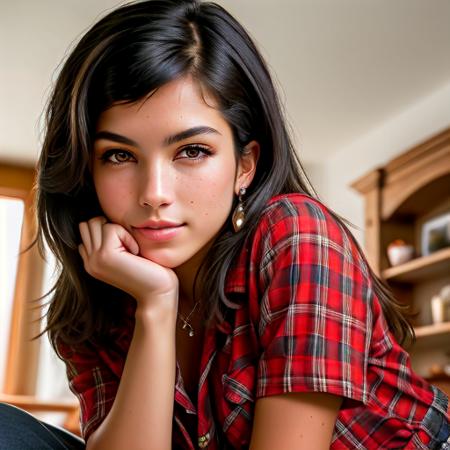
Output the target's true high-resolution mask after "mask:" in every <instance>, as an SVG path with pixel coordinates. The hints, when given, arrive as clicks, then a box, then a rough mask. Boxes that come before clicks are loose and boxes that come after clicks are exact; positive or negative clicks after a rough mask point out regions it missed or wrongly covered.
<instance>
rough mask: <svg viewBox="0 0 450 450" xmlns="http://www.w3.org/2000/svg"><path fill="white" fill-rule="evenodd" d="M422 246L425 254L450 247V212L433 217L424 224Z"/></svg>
mask: <svg viewBox="0 0 450 450" xmlns="http://www.w3.org/2000/svg"><path fill="white" fill-rule="evenodd" d="M421 247H422V248H421V252H422V255H424V256H425V255H429V254H431V253H433V252H435V251H436V250H440V249H441V248H444V247H450V212H447V213H445V214H441V215H439V216H437V217H433V218H432V219H430V220H428V221H427V222H425V223H424V224H423V226H422V232H421Z"/></svg>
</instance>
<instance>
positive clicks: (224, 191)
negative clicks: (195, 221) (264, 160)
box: [181, 164, 234, 220]
mask: <svg viewBox="0 0 450 450" xmlns="http://www.w3.org/2000/svg"><path fill="white" fill-rule="evenodd" d="M229 166H230V167H227V166H226V165H224V164H222V165H220V166H218V167H217V168H216V170H212V168H210V169H211V170H209V171H204V172H202V173H201V174H200V173H199V174H197V175H198V176H197V177H195V179H193V180H190V183H189V185H188V184H186V185H185V186H184V189H182V191H181V192H182V195H183V196H184V198H185V202H186V203H187V204H188V205H189V206H190V207H192V209H193V210H195V212H196V214H197V215H199V216H200V217H202V218H205V219H206V218H208V219H209V220H213V218H215V219H216V220H222V219H223V220H225V219H226V217H227V216H228V214H229V213H230V210H231V206H232V202H233V195H234V171H233V166H232V165H230V164H229Z"/></svg>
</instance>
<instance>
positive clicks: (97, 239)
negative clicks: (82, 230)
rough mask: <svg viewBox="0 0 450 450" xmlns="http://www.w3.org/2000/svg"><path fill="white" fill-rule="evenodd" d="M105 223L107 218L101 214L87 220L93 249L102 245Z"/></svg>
mask: <svg viewBox="0 0 450 450" xmlns="http://www.w3.org/2000/svg"><path fill="white" fill-rule="evenodd" d="M105 223H107V220H106V218H105V217H103V216H98V217H93V218H92V219H91V220H89V222H88V227H89V232H90V235H91V242H92V249H93V250H98V249H99V248H100V247H101V246H102V241H103V237H102V236H103V225H104V224H105Z"/></svg>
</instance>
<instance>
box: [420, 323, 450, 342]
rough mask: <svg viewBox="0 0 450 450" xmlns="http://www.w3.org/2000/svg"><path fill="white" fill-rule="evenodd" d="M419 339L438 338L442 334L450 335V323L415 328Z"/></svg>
mask: <svg viewBox="0 0 450 450" xmlns="http://www.w3.org/2000/svg"><path fill="white" fill-rule="evenodd" d="M414 331H415V332H416V337H417V339H419V338H424V337H429V336H437V335H440V334H446V333H450V322H443V323H435V324H433V325H425V326H421V327H414Z"/></svg>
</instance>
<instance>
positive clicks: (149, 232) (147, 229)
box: [134, 221, 185, 241]
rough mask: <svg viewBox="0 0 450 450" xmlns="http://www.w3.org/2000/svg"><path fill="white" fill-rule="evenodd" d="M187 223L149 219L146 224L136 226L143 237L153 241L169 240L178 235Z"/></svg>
mask: <svg viewBox="0 0 450 450" xmlns="http://www.w3.org/2000/svg"><path fill="white" fill-rule="evenodd" d="M184 225H185V224H183V223H181V224H177V223H174V222H168V221H158V222H156V221H149V222H146V223H145V224H143V225H141V226H139V227H134V229H135V230H136V232H137V233H138V234H139V235H140V236H141V237H143V238H145V239H149V240H152V241H167V240H169V239H173V238H175V237H176V236H178V235H179V234H180V233H181V231H182V230H183V227H184Z"/></svg>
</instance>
